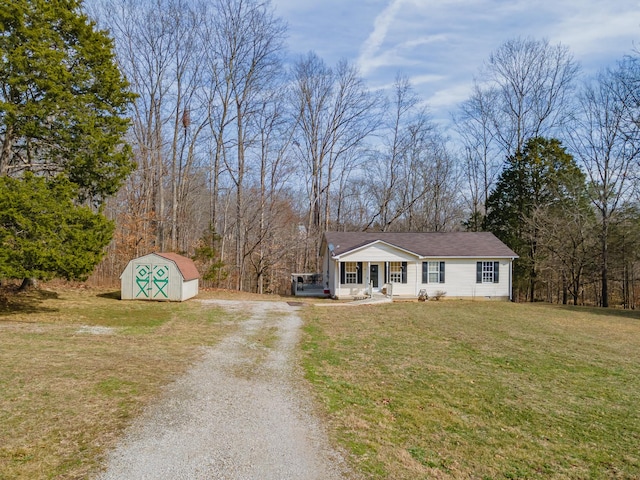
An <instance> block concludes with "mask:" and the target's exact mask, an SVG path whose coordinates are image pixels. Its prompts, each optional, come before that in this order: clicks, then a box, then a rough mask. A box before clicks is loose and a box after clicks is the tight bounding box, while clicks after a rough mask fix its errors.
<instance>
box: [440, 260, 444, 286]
mask: <svg viewBox="0 0 640 480" xmlns="http://www.w3.org/2000/svg"><path fill="white" fill-rule="evenodd" d="M440 283H444V262H440Z"/></svg>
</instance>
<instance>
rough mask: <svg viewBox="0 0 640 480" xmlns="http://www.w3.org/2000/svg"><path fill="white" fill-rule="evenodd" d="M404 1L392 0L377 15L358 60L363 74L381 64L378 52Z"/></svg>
mask: <svg viewBox="0 0 640 480" xmlns="http://www.w3.org/2000/svg"><path fill="white" fill-rule="evenodd" d="M402 2H403V0H391V3H389V4H388V5H387V7H386V8H385V9H384V10H383V11H382V13H380V14H379V15H378V16H377V17H376V19H375V21H374V23H373V31H372V32H371V33H370V34H369V37H368V38H367V40H365V42H364V44H363V45H362V48H361V53H360V57H359V58H358V61H357V64H358V67H359V68H360V71H361V72H362V73H363V75H366V74H367V73H369V72H370V71H371V69H373V68H375V67H376V66H378V65H379V60H377V59H376V54H377V52H378V50H379V49H380V47H381V46H382V44H383V43H384V41H385V38H386V36H387V32H388V31H389V27H390V26H391V24H392V23H393V21H394V19H395V16H396V14H397V12H398V11H399V9H400V6H401V4H402Z"/></svg>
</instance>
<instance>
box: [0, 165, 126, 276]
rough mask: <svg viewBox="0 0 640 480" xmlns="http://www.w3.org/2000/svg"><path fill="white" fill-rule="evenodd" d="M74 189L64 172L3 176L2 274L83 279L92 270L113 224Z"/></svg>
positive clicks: (0, 221) (0, 208) (0, 186)
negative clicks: (77, 197) (82, 203)
mask: <svg viewBox="0 0 640 480" xmlns="http://www.w3.org/2000/svg"><path fill="white" fill-rule="evenodd" d="M75 194H76V188H75V187H74V185H73V184H71V183H70V182H69V181H68V180H66V179H65V178H63V177H60V178H55V179H50V180H47V179H45V178H42V177H36V176H35V175H34V174H32V173H30V172H29V173H26V174H25V176H24V177H23V178H21V179H15V178H9V177H0V278H37V279H40V280H48V279H50V278H52V277H60V278H65V279H68V280H72V279H75V280H83V279H85V278H86V277H87V276H88V275H89V274H90V273H91V272H92V271H93V268H94V266H95V265H96V264H97V263H98V262H99V261H100V260H101V258H102V256H103V251H104V247H105V246H106V245H107V244H108V243H109V241H110V239H111V235H112V233H113V228H114V226H113V223H112V222H110V221H108V220H107V219H106V218H105V217H104V216H103V215H101V214H100V213H95V212H93V211H92V209H91V208H90V207H87V206H78V205H76V204H75V203H74V202H73V201H72V200H71V199H72V198H73V196H74V195H75Z"/></svg>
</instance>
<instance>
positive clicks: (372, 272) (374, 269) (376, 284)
mask: <svg viewBox="0 0 640 480" xmlns="http://www.w3.org/2000/svg"><path fill="white" fill-rule="evenodd" d="M369 278H370V279H371V283H372V284H373V288H376V289H377V288H380V281H379V278H378V265H377V264H375V263H373V264H371V265H370V266H369Z"/></svg>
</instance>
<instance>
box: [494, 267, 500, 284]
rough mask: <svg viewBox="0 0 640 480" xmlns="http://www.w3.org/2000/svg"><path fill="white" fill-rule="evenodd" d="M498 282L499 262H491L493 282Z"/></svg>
mask: <svg viewBox="0 0 640 480" xmlns="http://www.w3.org/2000/svg"><path fill="white" fill-rule="evenodd" d="M499 282H500V262H493V283H499Z"/></svg>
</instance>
